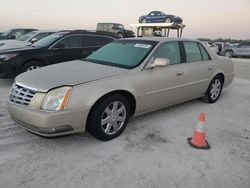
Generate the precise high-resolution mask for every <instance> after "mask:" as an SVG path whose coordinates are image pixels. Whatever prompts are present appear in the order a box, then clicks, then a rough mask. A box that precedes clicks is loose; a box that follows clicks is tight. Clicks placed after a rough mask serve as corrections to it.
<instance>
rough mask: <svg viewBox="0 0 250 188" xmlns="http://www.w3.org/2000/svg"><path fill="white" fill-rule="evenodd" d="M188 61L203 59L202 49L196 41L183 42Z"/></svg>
mask: <svg viewBox="0 0 250 188" xmlns="http://www.w3.org/2000/svg"><path fill="white" fill-rule="evenodd" d="M183 44H184V48H185V52H186V60H187V62H195V61H202V57H201V53H200V49H199V47H198V45H197V43H196V42H183Z"/></svg>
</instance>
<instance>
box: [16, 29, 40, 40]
mask: <svg viewBox="0 0 250 188" xmlns="http://www.w3.org/2000/svg"><path fill="white" fill-rule="evenodd" d="M36 33H37V31H32V32H30V33H27V34H25V35H23V36H21V37H19V38H18V39H17V40H19V41H26V40H28V39H29V38H30V37H32V36H34V35H35V34H36Z"/></svg>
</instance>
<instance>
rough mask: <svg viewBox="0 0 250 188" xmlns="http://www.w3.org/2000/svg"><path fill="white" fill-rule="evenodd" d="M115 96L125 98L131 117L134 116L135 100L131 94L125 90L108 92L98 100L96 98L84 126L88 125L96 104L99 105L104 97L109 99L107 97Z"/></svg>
mask: <svg viewBox="0 0 250 188" xmlns="http://www.w3.org/2000/svg"><path fill="white" fill-rule="evenodd" d="M115 94H118V95H122V96H123V97H125V98H126V99H127V100H128V102H129V104H130V110H131V116H133V115H134V113H135V110H136V99H135V97H134V95H133V94H132V93H131V92H129V91H127V90H115V91H110V92H108V93H106V94H104V95H102V96H101V97H100V98H98V99H97V100H96V101H95V103H94V104H93V105H92V107H91V108H90V110H89V113H88V116H87V124H86V125H88V122H89V117H90V116H91V113H92V112H93V110H94V109H95V107H96V106H97V105H98V104H100V103H101V102H102V100H104V99H105V98H106V97H109V96H112V95H115Z"/></svg>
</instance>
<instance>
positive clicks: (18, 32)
mask: <svg viewBox="0 0 250 188" xmlns="http://www.w3.org/2000/svg"><path fill="white" fill-rule="evenodd" d="M36 30H37V29H10V30H8V31H6V32H5V33H2V35H0V40H9V39H18V38H19V37H21V36H22V35H25V34H27V33H29V32H31V31H36Z"/></svg>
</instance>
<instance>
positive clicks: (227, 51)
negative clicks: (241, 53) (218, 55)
mask: <svg viewBox="0 0 250 188" xmlns="http://www.w3.org/2000/svg"><path fill="white" fill-rule="evenodd" d="M224 55H225V57H229V58H232V57H233V51H232V50H226V51H225V54H224Z"/></svg>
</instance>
